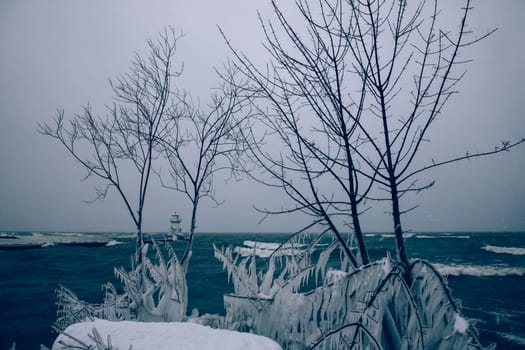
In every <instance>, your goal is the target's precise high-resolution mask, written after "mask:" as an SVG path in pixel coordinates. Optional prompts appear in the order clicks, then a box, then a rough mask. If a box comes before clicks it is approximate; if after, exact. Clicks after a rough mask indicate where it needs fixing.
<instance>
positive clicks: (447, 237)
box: [415, 234, 470, 239]
mask: <svg viewBox="0 0 525 350" xmlns="http://www.w3.org/2000/svg"><path fill="white" fill-rule="evenodd" d="M415 238H423V239H470V236H469V235H448V234H447V235H416V236H415Z"/></svg>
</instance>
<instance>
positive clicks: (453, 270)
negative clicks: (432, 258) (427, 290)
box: [432, 264, 525, 277]
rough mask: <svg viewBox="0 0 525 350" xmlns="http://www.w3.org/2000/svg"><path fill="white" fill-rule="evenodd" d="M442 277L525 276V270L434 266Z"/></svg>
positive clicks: (478, 266) (499, 267)
mask: <svg viewBox="0 0 525 350" xmlns="http://www.w3.org/2000/svg"><path fill="white" fill-rule="evenodd" d="M432 265H433V266H434V267H435V268H436V269H437V270H438V271H439V272H440V273H441V274H442V275H446V276H474V277H503V276H525V268H522V267H502V266H488V265H445V264H432Z"/></svg>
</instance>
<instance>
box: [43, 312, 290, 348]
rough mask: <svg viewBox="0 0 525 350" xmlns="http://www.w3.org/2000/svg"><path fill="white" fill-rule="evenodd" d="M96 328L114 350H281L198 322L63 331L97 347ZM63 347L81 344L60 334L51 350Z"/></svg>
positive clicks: (96, 325)
mask: <svg viewBox="0 0 525 350" xmlns="http://www.w3.org/2000/svg"><path fill="white" fill-rule="evenodd" d="M93 329H96V330H97V332H98V333H100V336H101V339H103V340H104V341H105V342H106V343H107V339H108V335H109V336H111V344H112V345H113V348H115V349H129V348H130V345H132V346H133V350H150V349H156V350H164V349H165V350H168V349H169V350H179V349H180V350H182V349H184V350H193V349H195V350H197V349H199V350H213V349H228V350H252V349H253V350H281V347H280V346H279V345H278V344H277V343H276V342H274V341H273V340H271V339H269V338H266V337H262V336H259V335H254V334H249V333H241V332H235V331H229V330H224V329H213V328H210V327H207V326H202V325H199V324H196V323H183V322H134V321H118V322H112V321H106V320H101V319H95V320H94V321H86V322H81V323H76V324H73V325H71V326H69V327H68V328H67V329H66V330H65V331H64V332H65V333H67V334H68V335H69V336H72V337H74V338H76V339H78V340H80V341H82V342H83V343H85V344H86V345H92V346H96V344H95V342H94V341H93V340H92V339H90V337H89V335H90V334H92V333H93ZM62 343H64V344H68V345H70V346H78V345H79V344H78V342H75V341H74V340H72V338H71V337H67V336H66V335H64V334H61V335H59V336H58V337H57V338H56V339H55V342H54V344H53V347H52V350H59V349H62V348H63V345H62Z"/></svg>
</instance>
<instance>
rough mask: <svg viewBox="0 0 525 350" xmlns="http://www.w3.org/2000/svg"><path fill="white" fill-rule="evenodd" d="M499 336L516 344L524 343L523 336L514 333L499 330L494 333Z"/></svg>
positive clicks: (524, 338)
mask: <svg viewBox="0 0 525 350" xmlns="http://www.w3.org/2000/svg"><path fill="white" fill-rule="evenodd" d="M496 334H497V335H498V336H499V337H501V338H503V339H505V340H507V341H509V342H511V343H514V344H518V345H525V337H523V336H517V335H515V334H510V333H501V332H498V333H496Z"/></svg>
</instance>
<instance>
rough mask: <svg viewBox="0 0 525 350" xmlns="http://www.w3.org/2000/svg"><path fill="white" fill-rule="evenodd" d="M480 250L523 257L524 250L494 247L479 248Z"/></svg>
mask: <svg viewBox="0 0 525 350" xmlns="http://www.w3.org/2000/svg"><path fill="white" fill-rule="evenodd" d="M481 249H483V250H486V251H487V252H492V253H497V254H512V255H525V248H518V247H498V246H495V245H486V246H484V247H481Z"/></svg>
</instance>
